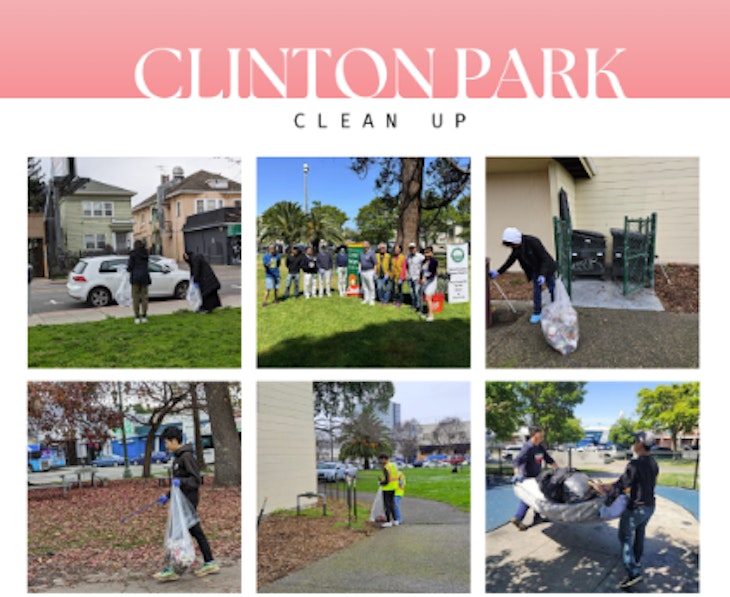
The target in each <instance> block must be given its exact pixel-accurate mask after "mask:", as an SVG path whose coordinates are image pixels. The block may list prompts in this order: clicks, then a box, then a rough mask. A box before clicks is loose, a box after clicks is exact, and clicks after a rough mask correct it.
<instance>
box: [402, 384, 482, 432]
mask: <svg viewBox="0 0 730 597" xmlns="http://www.w3.org/2000/svg"><path fill="white" fill-rule="evenodd" d="M393 385H394V386H395V395H394V396H393V402H397V403H399V404H400V405H401V413H400V416H401V421H402V422H405V421H407V420H408V419H416V420H417V421H418V422H419V423H421V424H422V425H425V424H429V423H438V422H439V421H440V420H441V419H443V418H445V417H459V418H460V419H461V420H462V421H471V415H470V408H469V405H470V402H471V399H470V393H469V392H470V390H469V388H470V384H469V383H468V382H434V381H429V382H416V381H397V382H394V384H393Z"/></svg>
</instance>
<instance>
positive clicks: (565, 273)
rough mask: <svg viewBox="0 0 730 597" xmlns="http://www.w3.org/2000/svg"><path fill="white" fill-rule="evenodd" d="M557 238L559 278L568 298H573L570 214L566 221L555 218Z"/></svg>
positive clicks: (556, 254)
mask: <svg viewBox="0 0 730 597" xmlns="http://www.w3.org/2000/svg"><path fill="white" fill-rule="evenodd" d="M553 234H554V236H555V259H556V261H557V263H558V277H559V278H560V279H561V280H562V282H563V286H565V290H567V291H568V296H571V297H572V296H573V284H572V281H573V270H572V267H571V264H572V245H573V240H572V239H573V228H572V224H571V221H570V215H569V214H568V215H567V217H566V218H565V219H560V218H559V217H558V216H553Z"/></svg>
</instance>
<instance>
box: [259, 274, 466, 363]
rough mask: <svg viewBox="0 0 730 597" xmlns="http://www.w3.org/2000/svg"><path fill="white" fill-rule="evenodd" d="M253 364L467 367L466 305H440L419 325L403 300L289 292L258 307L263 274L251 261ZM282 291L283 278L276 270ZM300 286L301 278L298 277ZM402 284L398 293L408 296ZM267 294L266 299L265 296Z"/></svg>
mask: <svg viewBox="0 0 730 597" xmlns="http://www.w3.org/2000/svg"><path fill="white" fill-rule="evenodd" d="M256 271H257V272H258V279H257V282H258V283H257V297H256V302H257V303H258V305H259V308H258V316H257V317H258V319H257V321H258V337H257V352H258V362H259V366H260V367H360V368H362V367H469V365H470V340H469V338H470V336H469V318H470V311H469V309H470V305H469V303H460V304H453V305H451V304H448V303H446V304H445V305H444V308H443V311H442V312H441V313H436V314H435V316H434V321H433V322H431V323H426V322H425V321H423V320H422V319H421V318H420V317H419V316H418V314H417V313H415V311H413V310H412V309H411V308H410V307H408V306H407V305H404V306H402V307H400V308H398V307H395V306H393V305H392V304H388V305H380V304H378V303H377V302H376V304H375V305H373V306H371V305H363V304H362V301H361V300H360V299H358V298H355V297H340V296H339V295H338V294H337V290H336V285H337V277H336V276H333V279H332V286H333V291H332V296H331V297H327V296H325V297H323V298H314V297H313V298H311V299H308V300H307V299H305V298H304V296H303V294H302V295H300V297H299V298H298V299H294V298H293V297H289V299H288V300H286V301H283V302H280V303H279V304H270V305H269V306H268V307H266V308H265V309H264V308H261V306H260V305H261V302H262V298H263V292H264V283H265V281H264V272H263V268H262V267H261V265H260V263H258V264H257V268H256ZM282 273H283V275H282V289H281V293H282V294H283V284H284V280H285V279H286V274H285V270H284V269H283V268H282ZM300 284H301V281H300ZM406 287H407V284H404V299H405V302H406V303H410V295H409V294H408V292H407V290H406ZM269 300H272V297H270V299H269Z"/></svg>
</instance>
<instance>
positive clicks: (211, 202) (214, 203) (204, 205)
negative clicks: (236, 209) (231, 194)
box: [195, 199, 223, 214]
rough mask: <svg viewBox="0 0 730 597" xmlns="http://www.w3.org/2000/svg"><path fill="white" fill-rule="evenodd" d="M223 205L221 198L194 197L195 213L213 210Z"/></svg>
mask: <svg viewBox="0 0 730 597" xmlns="http://www.w3.org/2000/svg"><path fill="white" fill-rule="evenodd" d="M221 207H223V199H196V200H195V213H196V214H199V213H203V212H204V211H213V210H214V209H220V208H221Z"/></svg>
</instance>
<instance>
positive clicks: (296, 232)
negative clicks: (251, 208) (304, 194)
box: [259, 201, 307, 246]
mask: <svg viewBox="0 0 730 597" xmlns="http://www.w3.org/2000/svg"><path fill="white" fill-rule="evenodd" d="M306 219H307V218H306V216H305V214H304V211H303V210H302V208H301V206H300V205H299V204H298V203H294V202H293V201H279V202H278V203H274V205H272V206H271V207H269V209H267V210H266V211H265V212H264V213H263V214H261V218H260V219H259V241H260V242H262V243H265V242H273V241H277V240H281V241H283V243H284V244H285V245H286V246H290V245H292V244H294V243H297V242H299V241H300V240H301V239H302V237H303V236H304V234H305V230H306Z"/></svg>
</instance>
